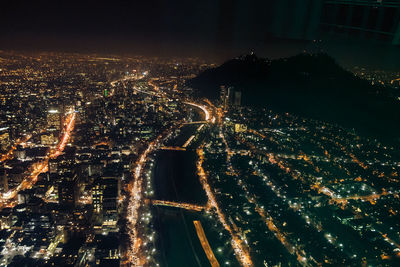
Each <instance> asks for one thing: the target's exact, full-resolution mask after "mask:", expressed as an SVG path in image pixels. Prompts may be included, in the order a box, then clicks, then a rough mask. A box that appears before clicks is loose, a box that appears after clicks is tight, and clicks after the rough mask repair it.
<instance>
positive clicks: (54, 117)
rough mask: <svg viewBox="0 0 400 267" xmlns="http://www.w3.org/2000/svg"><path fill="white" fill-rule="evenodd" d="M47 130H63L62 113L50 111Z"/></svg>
mask: <svg viewBox="0 0 400 267" xmlns="http://www.w3.org/2000/svg"><path fill="white" fill-rule="evenodd" d="M47 129H49V130H57V131H59V130H60V129H61V113H60V112H59V111H58V110H57V109H50V110H49V111H48V112H47Z"/></svg>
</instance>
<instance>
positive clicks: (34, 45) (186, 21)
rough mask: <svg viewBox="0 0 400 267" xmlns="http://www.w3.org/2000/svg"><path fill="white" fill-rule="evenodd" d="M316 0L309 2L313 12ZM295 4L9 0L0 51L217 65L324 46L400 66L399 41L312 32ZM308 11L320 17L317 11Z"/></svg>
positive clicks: (375, 63) (353, 59)
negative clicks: (248, 55) (241, 57)
mask: <svg viewBox="0 0 400 267" xmlns="http://www.w3.org/2000/svg"><path fill="white" fill-rule="evenodd" d="M320 2H321V1H309V2H308V3H309V8H310V10H311V9H312V8H314V9H316V7H318V5H321V4H319V3H320ZM311 4H312V5H311ZM295 5H296V3H295V1H292V0H285V1H270V2H268V3H264V2H256V3H254V5H245V4H243V3H241V2H240V1H233V0H232V1H229V0H220V1H202V2H201V3H197V2H196V3H195V4H193V3H192V2H190V1H174V2H173V3H163V1H159V0H153V1H147V2H137V1H131V2H127V1H117V2H115V1H114V2H112V3H109V4H107V3H105V2H98V1H85V2H83V3H82V2H79V1H68V2H53V1H48V0H44V1H38V2H35V3H33V2H29V1H17V2H9V3H7V5H5V7H4V11H5V12H3V13H4V14H3V15H2V17H1V18H0V25H1V26H0V49H7V50H9V49H11V50H19V51H61V52H80V53H103V54H120V55H121V54H122V55H126V54H128V55H129V54H134V55H154V56H166V57H191V56H194V57H201V58H205V59H207V60H211V61H215V62H216V63H222V62H223V61H226V60H228V59H229V58H232V57H235V56H238V55H241V54H246V53H249V52H250V51H254V52H255V53H256V54H257V55H259V56H261V57H268V58H279V57H288V56H292V55H295V54H298V53H301V52H303V51H308V52H318V51H323V52H326V53H328V54H330V55H331V56H333V57H335V58H337V60H338V61H339V62H340V63H341V64H344V65H362V66H366V67H371V68H384V69H390V68H395V67H396V66H397V65H396V64H397V62H398V61H399V60H400V48H399V46H396V45H393V44H390V43H387V42H384V41H382V40H380V39H376V40H375V39H374V40H366V39H365V38H364V37H363V38H358V37H357V36H358V35H357V36H356V35H354V36H353V34H350V35H345V36H344V37H343V36H339V37H338V36H336V35H334V34H332V31H328V32H325V34H322V35H321V34H317V32H318V31H319V32H320V31H321V30H322V28H321V27H320V26H318V28H321V29H319V30H316V29H317V28H316V27H317V24H316V23H317V22H314V21H312V20H311V19H312V17H311V18H308V17H310V14H312V13H306V12H304V11H303V13H301V11H302V10H299V11H298V13H296V14H295V13H293V12H292V11H290V9H289V8H292V7H293V8H294V7H295ZM310 12H311V11H310ZM282 16H283V18H281V17H282ZM313 16H314V20H315V21H317V19H319V16H322V15H320V14H319V13H316V14H313ZM284 18H286V19H287V20H285V19H284ZM307 18H308V19H307ZM301 19H303V21H301ZM300 22H302V23H303V24H304V29H299V28H298V27H300V26H297V25H298V24H299V23H300ZM300 24H301V23H300ZM312 31H314V33H312ZM315 38H317V39H315Z"/></svg>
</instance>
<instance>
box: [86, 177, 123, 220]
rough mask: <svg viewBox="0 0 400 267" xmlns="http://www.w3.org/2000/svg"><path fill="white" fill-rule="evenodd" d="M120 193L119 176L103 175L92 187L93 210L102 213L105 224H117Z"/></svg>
mask: <svg viewBox="0 0 400 267" xmlns="http://www.w3.org/2000/svg"><path fill="white" fill-rule="evenodd" d="M119 194H120V182H119V179H118V177H101V178H99V179H98V180H96V181H95V183H94V187H93V189H92V203H93V210H94V212H95V213H96V214H98V215H100V217H101V218H102V221H103V225H106V226H115V225H116V223H117V220H118V198H119Z"/></svg>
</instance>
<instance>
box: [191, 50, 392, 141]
mask: <svg viewBox="0 0 400 267" xmlns="http://www.w3.org/2000/svg"><path fill="white" fill-rule="evenodd" d="M188 84H189V85H190V86H192V87H193V88H196V89H199V90H198V92H199V96H201V97H207V98H210V99H217V98H218V97H219V94H220V92H219V90H220V89H219V88H220V86H221V85H225V86H232V87H234V89H235V90H239V91H241V92H242V104H243V105H251V106H259V107H268V108H270V109H273V110H275V111H278V112H291V113H294V114H297V115H300V116H305V117H310V118H315V119H320V120H325V121H330V122H333V123H338V124H340V125H342V126H344V127H348V128H355V129H356V131H358V132H359V133H361V134H365V135H372V136H378V137H380V138H381V139H384V140H385V141H391V142H392V141H393V142H399V141H400V140H399V134H398V130H399V126H400V101H398V99H397V96H395V94H396V92H395V91H394V90H393V89H391V88H386V87H383V86H372V85H371V84H370V82H368V81H366V80H362V79H360V78H358V77H355V76H354V75H353V74H352V73H350V72H348V71H346V70H344V69H343V68H342V67H341V66H339V65H338V64H337V63H336V62H335V60H334V59H333V58H331V57H330V56H328V55H326V54H300V55H297V56H294V57H290V58H284V59H278V60H267V59H261V58H258V57H256V56H255V55H246V56H242V57H239V58H235V59H232V60H229V61H227V62H225V63H224V64H222V65H221V66H219V67H217V68H214V69H208V70H206V71H204V72H203V73H201V74H199V75H198V76H197V77H196V78H194V79H192V80H190V81H188Z"/></svg>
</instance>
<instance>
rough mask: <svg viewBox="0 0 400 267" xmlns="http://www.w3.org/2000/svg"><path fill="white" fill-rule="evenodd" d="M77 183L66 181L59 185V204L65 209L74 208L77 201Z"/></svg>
mask: <svg viewBox="0 0 400 267" xmlns="http://www.w3.org/2000/svg"><path fill="white" fill-rule="evenodd" d="M77 196H78V192H77V185H76V181H73V180H72V181H71V180H64V181H62V182H61V183H60V184H59V185H58V203H59V204H60V205H63V206H65V207H74V206H75V203H76V201H77Z"/></svg>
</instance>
